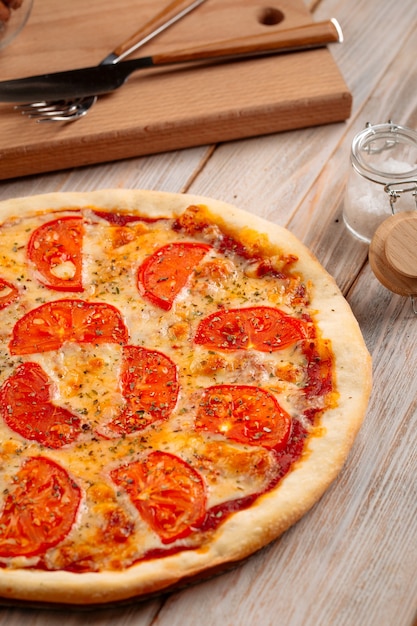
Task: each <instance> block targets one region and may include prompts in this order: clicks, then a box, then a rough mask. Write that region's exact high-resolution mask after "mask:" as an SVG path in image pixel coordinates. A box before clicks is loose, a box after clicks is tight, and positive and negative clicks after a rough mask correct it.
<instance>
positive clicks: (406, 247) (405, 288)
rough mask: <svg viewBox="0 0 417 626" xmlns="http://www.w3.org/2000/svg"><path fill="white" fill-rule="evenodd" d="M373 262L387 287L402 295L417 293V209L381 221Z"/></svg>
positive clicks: (372, 249)
mask: <svg viewBox="0 0 417 626" xmlns="http://www.w3.org/2000/svg"><path fill="white" fill-rule="evenodd" d="M369 263H370V265H371V268H372V271H373V272H374V274H375V276H376V277H377V279H378V280H379V281H380V282H381V283H382V284H383V285H384V287H386V288H387V289H389V290H390V291H393V292H394V293H398V294H399V295H401V296H416V295H417V211H407V212H403V213H397V214H396V215H392V216H391V217H389V218H388V219H387V220H385V221H384V222H383V223H382V224H381V226H380V227H379V228H378V230H377V231H376V233H375V235H374V236H373V239H372V241H371V245H370V248H369Z"/></svg>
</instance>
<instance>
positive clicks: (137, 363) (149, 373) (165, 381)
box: [105, 346, 179, 436]
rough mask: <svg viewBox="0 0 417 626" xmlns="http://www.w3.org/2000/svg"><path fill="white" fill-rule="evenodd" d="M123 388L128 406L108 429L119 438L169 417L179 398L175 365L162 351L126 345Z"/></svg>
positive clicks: (108, 425) (109, 424)
mask: <svg viewBox="0 0 417 626" xmlns="http://www.w3.org/2000/svg"><path fill="white" fill-rule="evenodd" d="M121 387H122V393H123V396H124V397H125V399H126V401H127V406H126V408H125V409H124V411H123V412H122V414H121V415H120V416H118V417H117V418H115V419H114V420H112V421H111V422H110V423H108V424H106V426H105V430H107V429H108V430H110V432H111V433H114V434H116V435H119V436H120V435H124V434H126V435H128V434H131V433H134V432H136V431H137V430H141V429H143V428H146V426H148V425H149V424H152V423H153V422H156V421H160V420H166V419H168V418H169V416H170V415H171V413H172V411H173V409H174V407H175V404H176V402H177V397H178V388H179V387H178V380H177V368H176V365H175V364H174V363H173V362H172V361H171V359H170V358H169V357H167V356H166V355H164V354H162V352H158V351H156V350H147V349H146V348H140V347H138V346H125V347H124V348H123V364H122V373H121Z"/></svg>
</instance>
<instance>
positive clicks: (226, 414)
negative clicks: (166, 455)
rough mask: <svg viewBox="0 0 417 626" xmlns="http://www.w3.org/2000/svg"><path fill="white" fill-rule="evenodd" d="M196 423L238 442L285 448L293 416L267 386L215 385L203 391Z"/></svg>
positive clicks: (205, 429) (197, 425)
mask: <svg viewBox="0 0 417 626" xmlns="http://www.w3.org/2000/svg"><path fill="white" fill-rule="evenodd" d="M195 426H196V428H197V429H198V430H202V431H208V432H211V433H218V434H221V435H223V436H224V437H226V438H227V439H231V440H232V441H237V442H238V443H243V444H249V445H256V446H262V447H264V448H266V449H268V450H272V449H274V450H282V449H283V448H285V446H286V445H287V442H288V439H289V436H290V433H291V418H290V416H289V415H288V413H287V412H286V411H284V409H282V408H281V407H280V405H279V404H278V402H277V400H276V398H275V397H274V396H273V395H272V394H271V393H270V392H269V391H267V390H266V389H261V388H260V387H252V386H250V385H215V386H213V387H208V388H207V389H206V390H205V391H204V393H203V397H202V399H201V401H200V405H199V409H198V412H197V417H196V422H195Z"/></svg>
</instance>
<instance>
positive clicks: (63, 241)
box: [28, 216, 84, 291]
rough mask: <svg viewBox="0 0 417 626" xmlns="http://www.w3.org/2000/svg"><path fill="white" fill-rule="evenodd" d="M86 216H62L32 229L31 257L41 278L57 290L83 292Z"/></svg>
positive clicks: (49, 286) (29, 250)
mask: <svg viewBox="0 0 417 626" xmlns="http://www.w3.org/2000/svg"><path fill="white" fill-rule="evenodd" d="M83 232H84V231H83V218H82V217H81V216H80V217H72V216H67V217H60V218H59V219H56V220H52V221H51V222H47V223H46V224H42V226H39V228H37V229H36V230H34V231H33V233H32V236H31V238H30V239H29V244H28V256H29V259H30V260H31V261H32V263H33V264H34V266H35V267H36V269H37V271H38V273H39V281H40V282H41V283H42V284H43V285H45V287H48V288H49V289H55V290H57V291H83V286H82V281H81V278H82V277H81V272H82V240H83Z"/></svg>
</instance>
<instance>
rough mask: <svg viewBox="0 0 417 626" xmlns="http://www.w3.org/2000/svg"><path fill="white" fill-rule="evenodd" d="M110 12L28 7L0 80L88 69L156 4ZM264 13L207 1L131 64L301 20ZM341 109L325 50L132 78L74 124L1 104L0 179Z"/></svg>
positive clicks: (300, 9) (259, 129) (341, 91)
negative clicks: (38, 118) (27, 116)
mask: <svg viewBox="0 0 417 626" xmlns="http://www.w3.org/2000/svg"><path fill="white" fill-rule="evenodd" d="M118 6H119V9H118V10H116V11H115V8H114V7H115V3H114V2H113V1H112V0H100V1H99V0H91V1H90V2H85V0H72V2H60V3H57V2H56V0H37V1H36V2H35V5H34V10H33V14H32V15H31V17H30V19H29V22H28V24H27V26H26V28H25V33H24V35H22V36H21V37H20V38H18V39H17V40H16V41H15V43H13V45H11V46H10V47H8V48H6V49H5V50H4V51H2V53H1V55H0V76H1V77H2V78H3V79H5V78H17V77H21V76H27V75H33V74H39V73H43V72H51V71H58V70H65V69H74V68H77V67H84V66H86V65H94V64H96V63H99V62H100V61H101V60H102V58H103V57H105V56H106V54H108V53H109V52H110V51H111V50H113V49H114V47H115V46H116V45H117V44H118V43H119V42H121V41H123V40H124V39H126V38H127V37H128V36H129V35H130V34H132V33H133V32H134V31H135V30H137V28H138V25H139V24H140V23H141V22H144V21H145V20H148V19H149V18H150V17H152V16H153V14H154V13H156V11H157V10H159V9H161V8H163V7H164V0H152V1H150V0H125V1H124V2H123V3H118ZM270 10H271V9H270ZM274 10H275V13H273V16H274V15H275V16H276V18H275V19H271V17H269V18H268V17H267V16H268V15H270V14H268V8H267V7H266V6H265V2H264V1H263V0H209V1H208V2H206V3H204V4H203V5H201V6H200V7H199V8H198V9H196V10H195V11H194V12H192V13H191V14H189V15H187V16H186V17H185V18H184V19H183V20H182V21H181V22H179V23H177V24H175V26H173V27H172V28H171V29H169V30H167V31H166V32H164V33H163V34H161V35H160V36H159V37H158V38H157V39H156V40H154V41H152V42H150V43H149V44H146V46H145V47H144V48H143V49H141V50H140V51H137V52H136V53H135V55H134V56H141V55H147V54H154V53H161V54H162V53H165V54H167V53H168V52H169V51H172V50H174V49H176V48H179V49H182V48H187V47H193V46H195V45H196V44H199V45H201V44H208V43H210V42H213V41H216V40H217V41H218V40H225V39H231V38H236V37H239V38H241V37H245V36H247V35H264V36H267V35H268V34H269V35H270V34H272V33H273V32H275V31H276V32H281V31H282V30H285V29H291V28H294V27H297V26H302V25H305V24H309V23H311V22H312V17H311V15H310V13H309V12H308V10H307V9H306V7H305V5H304V4H303V2H302V0H279V2H278V4H277V7H274ZM281 17H282V19H281ZM330 17H331V16H330ZM277 19H279V20H280V21H278V23H276V24H275V23H274V22H275V21H276V20H277ZM98 26H99V27H98ZM331 45H333V46H337V45H340V44H338V43H334V44H331ZM350 110H351V94H350V92H349V89H348V88H347V85H346V83H345V81H344V79H343V77H342V75H341V73H340V71H339V68H338V67H337V64H336V63H335V62H334V60H333V57H332V56H331V54H330V52H329V51H328V50H327V49H320V50H312V51H307V52H303V53H296V54H283V55H279V56H272V57H268V58H257V59H253V60H245V61H239V62H234V63H227V64H224V63H216V64H211V65H210V66H209V67H207V66H202V65H201V63H200V64H195V63H194V64H191V65H190V64H188V65H184V64H180V65H175V66H171V67H170V68H169V69H167V68H158V69H156V70H155V69H152V70H142V71H141V72H136V73H134V74H133V75H132V76H131V77H130V78H129V80H128V82H127V84H126V85H124V86H123V87H122V88H121V89H119V90H118V91H117V92H114V93H112V94H111V95H107V96H103V97H101V98H100V99H99V102H98V103H97V104H96V105H95V106H94V108H93V109H92V110H91V111H90V113H89V115H88V116H86V117H84V118H82V119H80V120H79V121H78V122H77V124H60V125H59V128H57V125H56V124H55V125H50V124H49V125H48V124H42V125H39V124H35V123H34V122H33V121H32V122H30V121H29V120H26V123H24V122H23V121H22V119H21V116H20V115H18V114H17V113H16V112H15V111H14V110H13V107H12V106H11V105H10V104H7V105H5V104H0V179H5V178H10V177H12V176H22V175H27V174H35V173H39V172H47V171H51V170H57V169H62V168H67V167H72V166H76V165H86V164H90V163H100V162H106V161H114V160H117V159H122V158H128V157H133V156H138V155H143V154H151V153H157V152H161V151H167V150H175V149H178V148H184V147H189V146H196V145H204V144H208V143H212V142H214V141H226V140H230V139H237V138H241V137H249V136H253V135H261V134H266V133H270V132H274V131H280V130H288V129H292V128H300V127H304V126H311V125H317V124H323V123H329V122H335V121H340V120H344V119H346V118H347V117H348V116H349V114H350ZM52 126H54V127H53V128H52Z"/></svg>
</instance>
